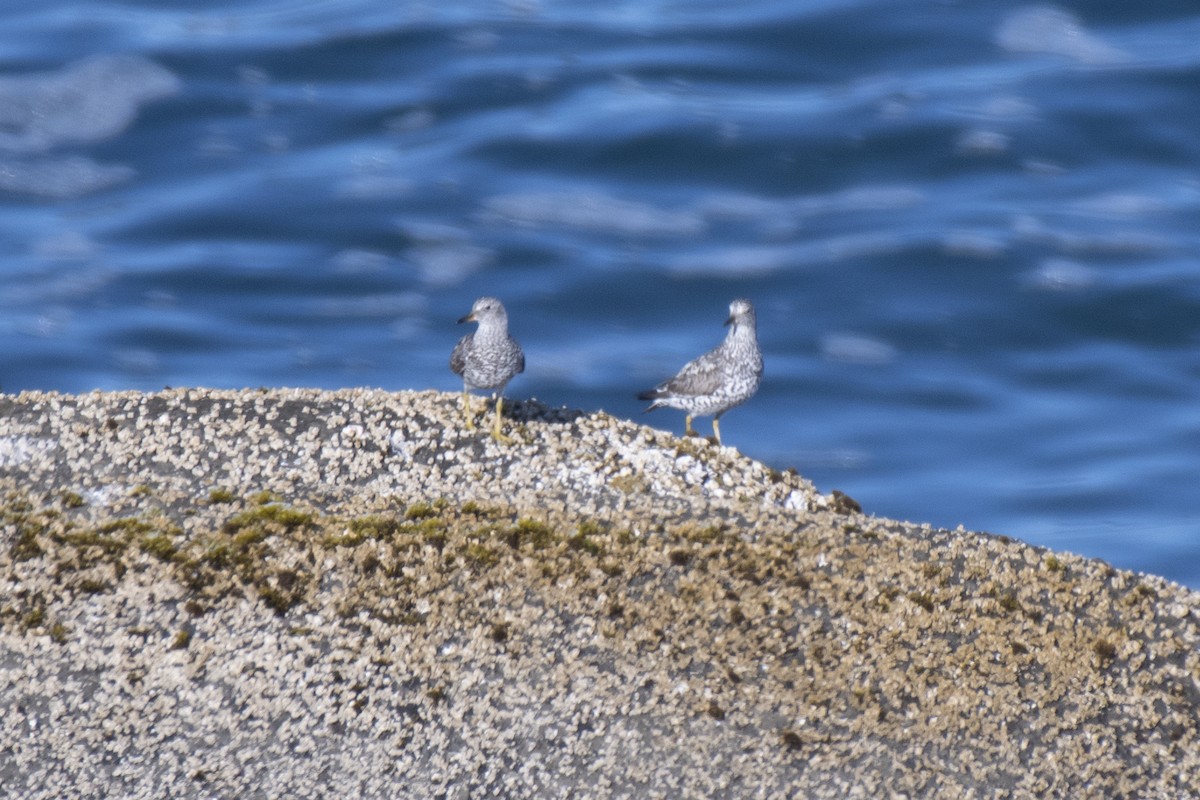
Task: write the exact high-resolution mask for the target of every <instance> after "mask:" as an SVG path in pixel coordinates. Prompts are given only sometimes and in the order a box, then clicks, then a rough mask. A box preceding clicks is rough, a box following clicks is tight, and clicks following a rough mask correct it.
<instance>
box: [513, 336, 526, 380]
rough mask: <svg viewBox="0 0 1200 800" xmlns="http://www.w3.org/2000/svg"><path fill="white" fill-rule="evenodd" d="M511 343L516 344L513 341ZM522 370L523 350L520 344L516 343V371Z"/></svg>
mask: <svg viewBox="0 0 1200 800" xmlns="http://www.w3.org/2000/svg"><path fill="white" fill-rule="evenodd" d="M513 344H516V342H513ZM524 371H525V351H524V350H522V349H521V346H520V345H519V344H518V345H517V372H518V373H521V372H524Z"/></svg>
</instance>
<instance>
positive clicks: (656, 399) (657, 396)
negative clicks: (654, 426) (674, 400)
mask: <svg viewBox="0 0 1200 800" xmlns="http://www.w3.org/2000/svg"><path fill="white" fill-rule="evenodd" d="M664 394H665V392H661V391H659V390H658V389H651V390H650V391H648V392H640V393H639V394H638V396H637V399H638V400H649V401H651V402H650V405H649V407H648V408H646V410H645V411H643V412H642V413H643V414H645V413H646V411H653V410H654V409H656V408H662V405H663V404H662V398H663V395H664Z"/></svg>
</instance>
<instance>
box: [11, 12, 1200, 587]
mask: <svg viewBox="0 0 1200 800" xmlns="http://www.w3.org/2000/svg"><path fill="white" fill-rule="evenodd" d="M483 294H494V295H497V296H499V297H500V298H502V299H503V300H504V302H505V304H506V305H507V307H508V310H509V316H510V320H511V327H512V330H513V332H514V334H515V335H516V336H517V338H518V339H519V340H520V341H521V342H522V344H523V345H524V347H525V351H526V355H527V361H528V369H527V371H526V373H525V374H524V375H522V376H520V377H518V378H517V379H516V380H514V381H513V382H512V383H511V384H510V386H509V390H508V395H509V396H510V397H512V398H525V397H537V398H539V399H541V400H543V401H545V402H547V403H550V404H553V405H567V406H571V407H577V408H583V409H588V410H592V409H604V410H606V411H608V412H610V413H612V414H616V415H619V416H622V417H629V418H632V419H635V420H637V421H639V422H645V423H647V424H651V425H654V426H657V427H660V428H664V429H669V430H672V431H676V432H679V431H682V428H683V414H682V413H680V412H675V411H671V410H661V411H656V412H654V413H653V414H649V415H646V416H642V413H641V412H642V404H640V403H638V401H636V400H635V399H634V395H635V393H636V392H637V391H639V390H642V389H646V388H649V387H650V386H652V385H653V384H654V383H656V382H658V381H659V380H661V379H663V378H666V377H668V376H670V375H672V374H673V373H674V372H675V371H676V370H677V369H678V368H679V367H680V366H681V365H682V364H683V363H684V362H685V361H687V360H688V359H690V358H692V357H693V356H696V355H698V354H700V353H701V352H703V351H704V350H707V349H708V348H710V347H712V346H714V345H715V344H717V342H719V341H720V339H721V337H722V336H723V335H724V329H723V328H722V323H723V322H724V320H725V318H726V316H727V309H728V304H729V301H730V300H731V299H733V298H734V297H739V296H745V297H748V298H750V299H751V300H753V301H754V303H755V304H756V306H757V308H758V321H759V334H760V339H761V342H762V345H763V349H764V351H765V358H766V376H765V380H764V383H763V386H762V389H761V391H760V393H759V395H758V396H757V397H755V398H754V399H753V400H752V401H751V402H750V403H749V404H747V405H746V406H744V407H742V408H739V409H735V410H733V411H731V412H730V413H729V414H728V415H726V416H725V417H724V419H723V420H722V434H723V438H724V439H725V442H726V444H728V445H732V446H735V447H737V448H738V449H739V450H740V451H742V452H743V453H746V454H747V455H750V456H752V457H754V458H757V459H759V460H762V461H764V462H766V463H768V464H771V465H773V466H775V467H778V468H786V467H795V468H796V469H797V470H799V471H800V472H801V473H802V474H804V475H805V476H808V477H810V478H811V479H812V480H813V481H815V483H816V484H817V486H818V488H820V489H821V490H822V491H826V492H828V491H830V490H832V489H840V490H842V491H844V492H846V493H848V494H849V495H851V496H852V497H854V498H855V499H857V500H858V501H859V502H860V503H861V504H862V506H863V507H864V509H865V510H866V511H868V512H871V513H875V514H879V515H883V516H888V517H897V518H901V519H907V520H913V521H918V522H931V523H934V524H936V525H939V526H946V527H956V526H958V525H960V524H961V525H963V526H965V527H966V528H968V529H974V530H986V531H990V532H993V533H999V534H1006V535H1009V536H1012V537H1016V538H1020V539H1023V540H1026V541H1029V542H1032V543H1035V544H1039V545H1044V546H1047V547H1051V548H1055V549H1065V550H1069V551H1072V552H1076V553H1081V554H1084V555H1088V556H1095V557H1100V558H1103V559H1106V560H1108V561H1109V562H1111V563H1113V564H1115V565H1117V566H1120V567H1125V568H1131V569H1135V570H1142V571H1148V572H1153V573H1157V574H1161V575H1165V576H1167V577H1169V578H1171V579H1174V580H1176V581H1180V582H1182V583H1184V584H1187V585H1189V586H1191V587H1193V588H1200V9H1198V8H1197V6H1196V4H1195V3H1194V2H1169V1H1168V2H1160V3H1153V4H1144V5H1143V4H1116V3H1106V4H1100V3H1077V4H1074V5H1065V4H1064V5H1026V6H1023V5H1020V4H1019V3H1011V2H1009V3H999V2H987V1H986V0H985V2H949V1H947V2H915V1H914V0H886V1H881V0H864V1H863V2H854V1H853V0H817V1H816V2H806V3H797V2H778V1H777V0H749V1H748V2H741V3H727V2H711V1H706V0H686V1H683V0H680V1H679V2H646V0H637V2H620V0H618V1H617V2H610V3H595V2H570V1H566V0H564V1H561V2H560V1H558V0H510V1H509V2H501V1H499V0H491V1H489V2H479V1H478V0H465V1H461V2H451V3H424V2H403V0H399V1H398V0H337V2H333V1H332V0H237V1H236V2H231V1H230V0H225V1H221V0H193V1H192V2H188V1H186V0H179V1H176V2H171V3H163V2H161V1H160V0H126V1H124V2H106V1H103V0H92V1H91V2H84V1H83V0H79V1H78V2H66V1H62V0H57V1H56V0H39V1H38V2H32V1H31V0H5V2H4V3H3V8H2V9H0V389H3V391H6V392H18V391H20V390H22V389H54V390H60V391H67V392H83V391H88V390H91V389H105V390H113V389H144V390H155V389H160V388H162V387H163V386H167V385H169V386H211V387H257V386H315V387H327V388H335V387H347V386H375V387H383V388H386V389H391V390H399V389H426V388H438V389H446V390H457V389H458V388H459V387H460V384H459V383H458V381H457V379H456V378H455V377H454V376H453V375H452V374H451V373H450V372H449V370H448V368H447V359H448V356H449V353H450V350H451V348H452V347H453V345H454V343H455V341H457V339H458V337H459V336H461V335H462V334H463V333H464V332H465V330H464V328H465V327H468V326H458V325H456V324H455V320H457V319H458V318H459V317H460V316H462V315H464V314H466V313H467V311H468V310H469V309H470V306H471V303H472V301H473V300H474V298H475V297H477V296H479V295H483ZM698 426H699V428H700V429H701V430H702V431H707V430H709V422H708V420H707V419H701V420H699V421H698Z"/></svg>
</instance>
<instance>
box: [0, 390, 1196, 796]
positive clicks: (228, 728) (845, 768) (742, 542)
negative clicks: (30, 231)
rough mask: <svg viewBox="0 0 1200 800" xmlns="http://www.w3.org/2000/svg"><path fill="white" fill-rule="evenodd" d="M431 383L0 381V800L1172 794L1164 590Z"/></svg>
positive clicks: (1177, 791) (594, 417)
mask: <svg viewBox="0 0 1200 800" xmlns="http://www.w3.org/2000/svg"><path fill="white" fill-rule="evenodd" d="M456 402H457V396H455V395H449V394H440V393H434V392H421V393H408V392H405V393H396V394H394V393H387V392H382V391H366V390H352V391H339V392H319V391H310V390H271V391H267V390H262V391H242V392H233V391H208V390H169V391H166V392H163V393H159V394H138V393H117V394H102V393H94V394H87V395H80V396H66V395H55V394H40V393H26V394H22V395H19V396H0V492H2V493H3V497H4V500H3V508H2V512H0V516H2V520H3V527H2V529H0V786H2V787H3V788H4V793H5V794H6V795H7V796H11V797H25V798H59V797H76V798H101V797H105V798H113V797H156V798H157V797H174V798H187V797H197V798H200V797H204V798H209V797H230V798H233V797H237V798H260V797H261V798H274V797H363V798H393V797H397V798H407V797H411V798H435V797H450V798H467V797H470V798H499V797H547V798H549V797H573V798H575V797H638V798H643V797H663V798H677V797H728V798H743V797H764V798H765V797H781V798H782V797H813V798H817V797H831V798H845V797H866V798H875V797H887V796H896V797H902V796H909V797H918V796H921V797H926V796H944V797H956V798H958V797H991V796H997V795H1004V796H1014V797H1033V796H1038V797H1046V796H1058V797H1085V796H1086V797H1118V796H1125V797H1132V796H1137V797H1172V798H1177V797H1197V796H1200V741H1198V735H1200V647H1198V645H1200V628H1198V625H1197V615H1198V613H1200V596H1198V595H1197V594H1195V593H1192V592H1189V591H1187V590H1185V589H1183V588H1181V587H1179V586H1177V585H1174V584H1171V583H1168V582H1167V581H1164V580H1162V579H1160V578H1155V577H1151V576H1145V575H1136V574H1132V573H1129V572H1124V571H1121V570H1116V569H1113V568H1111V567H1109V566H1108V565H1106V564H1104V563H1101V562H1099V561H1095V560H1088V559H1083V558H1079V557H1076V556H1072V555H1066V554H1061V553H1051V552H1049V551H1047V550H1044V549H1039V548H1036V547H1031V546H1028V545H1025V544H1022V543H1020V542H1016V541H1012V540H1009V539H1007V538H1005V537H997V536H989V535H985V534H978V533H969V532H966V531H963V530H961V529H960V530H958V531H946V530H937V529H933V528H930V527H928V526H924V527H923V526H916V525H910V524H906V523H900V522H895V521H891V520H886V519H878V518H876V517H872V516H868V515H864V514H861V513H859V512H858V511H857V510H856V509H855V507H854V504H853V503H852V502H850V501H847V500H846V499H845V498H843V497H835V496H828V497H826V496H822V495H820V494H819V493H817V492H816V491H815V490H814V489H813V487H812V486H811V485H810V484H809V483H807V482H806V481H804V480H803V479H801V478H800V477H798V476H796V475H795V474H792V473H780V472H777V471H774V470H772V469H770V468H768V467H765V466H763V465H762V464H759V463H756V462H754V461H752V460H750V459H748V458H745V457H744V456H741V455H739V454H738V453H737V452H736V451H734V450H733V449H731V448H724V449H720V448H717V447H715V446H711V445H708V444H707V443H705V442H703V441H701V440H681V439H676V438H674V437H672V436H670V435H668V434H666V433H662V432H659V431H655V430H651V429H649V428H645V427H641V426H638V425H634V424H632V423H629V422H626V421H624V420H619V419H615V418H613V417H610V416H607V415H605V414H603V413H591V414H584V413H581V412H573V411H566V410H562V409H548V408H546V407H544V406H541V405H539V404H537V403H533V402H530V403H518V404H516V405H515V407H514V408H513V409H512V411H511V414H510V419H509V421H508V426H509V428H510V433H511V435H512V436H513V438H514V439H515V440H516V441H515V443H514V444H513V445H511V446H498V445H497V444H496V443H494V442H493V441H492V440H491V439H490V438H488V437H487V435H486V434H485V433H482V432H479V433H467V432H465V431H463V430H460V424H459V422H460V419H459V412H458V408H457V405H456Z"/></svg>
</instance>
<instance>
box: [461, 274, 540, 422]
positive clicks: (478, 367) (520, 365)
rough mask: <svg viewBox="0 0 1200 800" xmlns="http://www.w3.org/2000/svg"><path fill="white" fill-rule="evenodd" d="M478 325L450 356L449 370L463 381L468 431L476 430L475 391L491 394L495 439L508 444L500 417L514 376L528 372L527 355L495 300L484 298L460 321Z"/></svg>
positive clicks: (501, 307) (505, 314)
mask: <svg viewBox="0 0 1200 800" xmlns="http://www.w3.org/2000/svg"><path fill="white" fill-rule="evenodd" d="M464 322H475V323H478V324H479V327H478V328H477V329H476V330H475V331H474V332H473V333H468V334H467V335H466V336H464V337H463V338H461V339H459V341H458V344H457V345H455V346H454V352H452V353H451V354H450V369H451V371H452V372H453V373H454V374H455V375H459V376H461V377H462V379H463V416H464V417H465V418H466V421H467V429H468V430H474V429H475V421H474V419H472V416H471V397H470V394H469V392H470V391H471V390H472V389H483V390H489V391H491V392H493V393H494V396H495V398H496V421H495V424H494V425H493V427H492V438H493V439H495V440H496V441H498V442H507V441H509V440H508V438H507V437H506V436H504V435H503V434H501V433H500V416H501V414H502V412H503V407H504V387H505V386H507V385H508V382H509V381H510V380H512V379H513V376H515V375H517V374H518V373H521V372H524V371H525V353H524V352H522V350H521V345H519V344H517V340H516V339H514V338H513V337H512V336H510V335H509V333H508V313H507V312H506V311H505V310H504V304H503V303H501V302H500V301H499V300H497V299H496V298H494V297H481V298H479V299H478V300H476V301H475V304H474V305H473V306H471V313H470V314H467V315H466V316H465V317H463V318H462V319H460V320H459V324H462V323H464Z"/></svg>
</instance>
